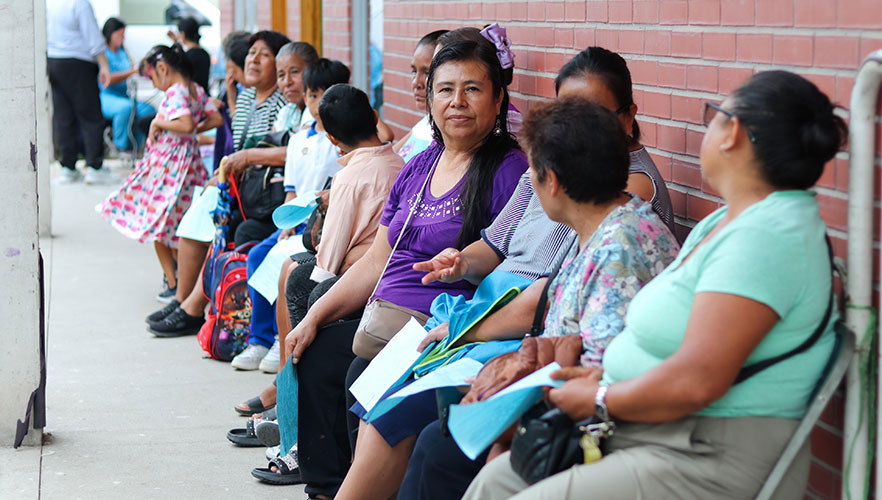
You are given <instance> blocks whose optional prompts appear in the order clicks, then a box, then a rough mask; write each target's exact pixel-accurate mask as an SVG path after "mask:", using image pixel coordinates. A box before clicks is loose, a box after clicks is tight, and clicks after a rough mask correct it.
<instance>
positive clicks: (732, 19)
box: [720, 0, 756, 26]
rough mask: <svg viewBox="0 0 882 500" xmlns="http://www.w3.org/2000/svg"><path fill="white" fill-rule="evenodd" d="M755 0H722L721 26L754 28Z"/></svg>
mask: <svg viewBox="0 0 882 500" xmlns="http://www.w3.org/2000/svg"><path fill="white" fill-rule="evenodd" d="M754 4H755V1H754V0H722V1H721V2H720V24H722V25H724V26H753V25H754V24H755V22H756V15H755V9H754Z"/></svg>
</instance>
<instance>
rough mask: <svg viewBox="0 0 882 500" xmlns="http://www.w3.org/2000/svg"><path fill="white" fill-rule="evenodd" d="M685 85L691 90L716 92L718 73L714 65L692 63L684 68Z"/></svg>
mask: <svg viewBox="0 0 882 500" xmlns="http://www.w3.org/2000/svg"><path fill="white" fill-rule="evenodd" d="M686 87H687V88H689V89H691V90H703V91H705V92H716V91H717V89H718V88H719V75H718V74H717V67H716V66H698V65H692V66H689V67H688V68H686Z"/></svg>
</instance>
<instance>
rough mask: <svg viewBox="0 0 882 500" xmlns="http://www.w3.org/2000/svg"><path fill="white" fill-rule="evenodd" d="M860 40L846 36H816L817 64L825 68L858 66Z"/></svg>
mask: <svg viewBox="0 0 882 500" xmlns="http://www.w3.org/2000/svg"><path fill="white" fill-rule="evenodd" d="M859 44H860V40H859V39H857V38H855V37H844V36H816V37H815V66H820V67H825V68H845V69H851V68H856V67H857V66H858V63H859V58H858V46H859Z"/></svg>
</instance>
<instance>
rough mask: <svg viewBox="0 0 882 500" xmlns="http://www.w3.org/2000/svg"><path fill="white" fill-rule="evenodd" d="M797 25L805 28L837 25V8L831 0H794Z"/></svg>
mask: <svg viewBox="0 0 882 500" xmlns="http://www.w3.org/2000/svg"><path fill="white" fill-rule="evenodd" d="M794 10H795V14H794V17H795V20H796V25H797V26H799V27H805V28H832V27H834V26H836V9H835V8H834V7H833V5H831V2H830V1H829V0H794Z"/></svg>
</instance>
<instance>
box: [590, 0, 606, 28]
mask: <svg viewBox="0 0 882 500" xmlns="http://www.w3.org/2000/svg"><path fill="white" fill-rule="evenodd" d="M586 9H587V10H586V12H585V18H586V19H587V20H588V21H592V22H597V23H605V22H607V21H608V20H609V9H608V6H607V2H606V1H590V2H588V4H587V6H586Z"/></svg>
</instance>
